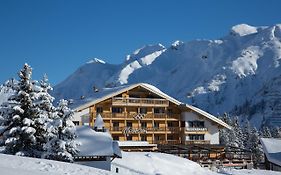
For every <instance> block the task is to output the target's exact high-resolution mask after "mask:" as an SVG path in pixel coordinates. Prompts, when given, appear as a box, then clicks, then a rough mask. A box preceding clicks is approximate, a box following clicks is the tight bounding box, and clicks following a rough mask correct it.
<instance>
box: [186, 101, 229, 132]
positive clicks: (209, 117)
mask: <svg viewBox="0 0 281 175" xmlns="http://www.w3.org/2000/svg"><path fill="white" fill-rule="evenodd" d="M185 107H187V108H189V109H191V110H192V111H195V112H197V113H199V114H201V115H203V116H205V117H206V118H208V119H210V120H212V121H214V122H216V123H218V124H220V125H222V126H223V127H225V128H228V129H231V127H230V126H229V125H228V124H226V123H225V122H223V121H222V120H221V119H219V118H217V117H215V116H213V115H211V114H209V113H208V112H205V111H203V110H201V109H199V108H196V107H194V106H191V105H188V104H185Z"/></svg>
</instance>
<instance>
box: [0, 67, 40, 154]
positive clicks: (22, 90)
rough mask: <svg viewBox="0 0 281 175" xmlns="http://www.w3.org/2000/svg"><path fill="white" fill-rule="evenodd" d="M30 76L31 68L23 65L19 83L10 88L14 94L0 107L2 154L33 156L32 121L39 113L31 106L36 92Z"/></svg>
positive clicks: (33, 127) (34, 141)
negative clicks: (2, 128) (2, 129)
mask: <svg viewBox="0 0 281 175" xmlns="http://www.w3.org/2000/svg"><path fill="white" fill-rule="evenodd" d="M31 75H32V68H31V67H30V66H29V65H28V64H25V65H24V67H23V69H22V70H21V71H20V72H19V78H20V80H19V82H18V83H17V84H14V85H13V87H12V89H14V90H15V94H14V95H12V96H10V97H9V99H8V102H6V103H4V104H2V105H1V108H0V114H1V116H2V117H1V118H2V122H1V125H2V126H3V127H4V128H5V132H4V133H3V137H2V138H1V140H0V145H1V146H3V147H4V150H3V152H4V153H8V154H17V155H25V156H33V155H34V152H33V148H34V145H35V144H36V137H35V135H34V134H35V132H36V129H35V125H34V120H35V119H36V117H37V115H38V112H39V111H38V109H37V108H36V107H35V106H34V104H33V100H34V99H35V98H36V92H34V82H33V81H32V79H31Z"/></svg>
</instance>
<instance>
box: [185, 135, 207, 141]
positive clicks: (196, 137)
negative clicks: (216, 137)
mask: <svg viewBox="0 0 281 175" xmlns="http://www.w3.org/2000/svg"><path fill="white" fill-rule="evenodd" d="M188 136H189V140H205V139H204V134H189V135H188Z"/></svg>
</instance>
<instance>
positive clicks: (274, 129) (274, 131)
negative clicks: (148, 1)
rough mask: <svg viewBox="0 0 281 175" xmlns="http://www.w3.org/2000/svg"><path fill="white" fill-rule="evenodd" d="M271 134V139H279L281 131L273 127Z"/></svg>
mask: <svg viewBox="0 0 281 175" xmlns="http://www.w3.org/2000/svg"><path fill="white" fill-rule="evenodd" d="M271 133H272V137H274V138H281V129H280V127H278V126H275V127H274V128H273V129H272V132H271Z"/></svg>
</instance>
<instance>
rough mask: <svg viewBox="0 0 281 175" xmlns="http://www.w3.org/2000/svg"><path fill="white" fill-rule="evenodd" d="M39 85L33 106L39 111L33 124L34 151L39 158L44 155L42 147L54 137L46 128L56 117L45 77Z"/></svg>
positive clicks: (45, 76) (49, 88)
mask: <svg viewBox="0 0 281 175" xmlns="http://www.w3.org/2000/svg"><path fill="white" fill-rule="evenodd" d="M39 85H40V87H37V92H38V94H37V98H36V100H35V102H34V104H35V106H36V107H37V108H39V109H40V110H39V114H38V116H37V118H36V119H35V121H34V122H35V125H36V133H35V137H36V139H37V145H36V151H37V152H38V157H41V156H42V154H44V153H43V152H44V145H45V144H46V143H47V142H48V141H49V140H50V138H52V137H54V136H53V135H52V134H51V135H50V130H49V129H48V128H49V127H50V124H51V123H52V120H53V118H54V116H55V115H56V111H55V107H54V106H53V104H52V102H53V100H54V98H53V97H52V96H51V95H50V94H49V91H50V90H52V87H51V86H50V83H49V82H48V77H47V75H44V77H43V79H42V80H41V81H40V83H39Z"/></svg>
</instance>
